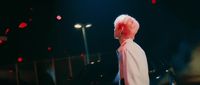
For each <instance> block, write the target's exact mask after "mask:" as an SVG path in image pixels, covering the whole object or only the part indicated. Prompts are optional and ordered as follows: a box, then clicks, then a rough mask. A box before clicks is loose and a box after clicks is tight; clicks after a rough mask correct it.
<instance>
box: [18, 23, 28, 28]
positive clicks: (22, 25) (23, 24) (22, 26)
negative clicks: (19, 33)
mask: <svg viewBox="0 0 200 85" xmlns="http://www.w3.org/2000/svg"><path fill="white" fill-rule="evenodd" d="M18 27H19V28H21V29H24V28H26V27H27V23H26V22H21V23H20V24H19V26H18Z"/></svg>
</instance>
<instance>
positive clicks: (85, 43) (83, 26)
mask: <svg viewBox="0 0 200 85" xmlns="http://www.w3.org/2000/svg"><path fill="white" fill-rule="evenodd" d="M90 27H92V24H80V23H78V24H75V25H74V28H76V29H82V33H83V39H84V45H85V52H86V62H85V65H87V64H89V62H90V60H89V51H88V45H87V37H86V32H85V29H86V28H90Z"/></svg>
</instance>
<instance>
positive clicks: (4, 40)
mask: <svg viewBox="0 0 200 85" xmlns="http://www.w3.org/2000/svg"><path fill="white" fill-rule="evenodd" d="M6 41H7V37H6V36H0V45H3V44H4V43H5V42H6Z"/></svg>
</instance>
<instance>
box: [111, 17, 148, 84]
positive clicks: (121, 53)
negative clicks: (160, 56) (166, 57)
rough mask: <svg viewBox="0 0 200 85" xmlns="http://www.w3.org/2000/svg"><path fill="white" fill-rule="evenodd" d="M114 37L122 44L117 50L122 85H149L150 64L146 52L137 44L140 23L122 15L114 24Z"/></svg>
mask: <svg viewBox="0 0 200 85" xmlns="http://www.w3.org/2000/svg"><path fill="white" fill-rule="evenodd" d="M114 27H115V29H114V37H115V39H118V40H119V42H120V47H119V48H118V50H117V54H118V59H119V72H118V74H119V78H120V80H121V81H120V82H121V85H149V75H148V64H147V58H146V55H145V52H144V51H143V50H142V48H141V47H140V46H139V45H138V44H137V43H135V42H134V41H133V40H134V39H135V35H136V33H137V32H138V29H139V23H138V22H137V20H135V19H134V18H133V17H131V16H129V15H125V14H122V15H120V16H118V17H117V18H116V20H115V22H114Z"/></svg>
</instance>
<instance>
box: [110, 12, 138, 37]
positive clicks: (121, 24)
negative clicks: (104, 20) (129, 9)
mask: <svg viewBox="0 0 200 85" xmlns="http://www.w3.org/2000/svg"><path fill="white" fill-rule="evenodd" d="M114 27H115V29H114V37H115V39H119V38H122V37H123V38H126V39H128V38H131V39H134V37H135V35H136V33H137V31H138V29H139V23H138V21H137V20H135V18H133V17H131V16H129V15H126V14H122V15H120V16H118V17H117V18H116V19H115V21H114Z"/></svg>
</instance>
